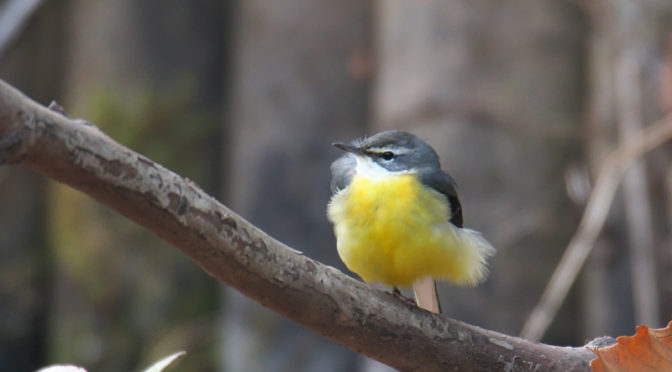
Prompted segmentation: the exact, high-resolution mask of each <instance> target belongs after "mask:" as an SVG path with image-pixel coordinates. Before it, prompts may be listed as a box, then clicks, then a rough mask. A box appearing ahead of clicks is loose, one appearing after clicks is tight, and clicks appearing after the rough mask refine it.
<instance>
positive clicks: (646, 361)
mask: <svg viewBox="0 0 672 372" xmlns="http://www.w3.org/2000/svg"><path fill="white" fill-rule="evenodd" d="M591 350H592V351H593V352H594V353H595V354H596V355H597V358H595V359H593V360H591V361H590V368H591V369H592V370H593V372H644V371H647V372H648V371H650V372H657V371H672V322H670V323H668V324H667V327H666V328H661V329H649V327H646V326H638V327H637V333H635V335H634V336H620V337H618V338H617V339H616V343H615V344H613V345H610V346H605V347H600V348H595V349H591Z"/></svg>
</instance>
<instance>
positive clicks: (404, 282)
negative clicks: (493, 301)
mask: <svg viewBox="0 0 672 372" xmlns="http://www.w3.org/2000/svg"><path fill="white" fill-rule="evenodd" d="M334 146H336V147H338V148H339V149H341V150H343V151H346V154H345V155H343V156H341V157H340V158H338V159H337V160H336V161H334V163H333V164H332V165H331V173H332V181H331V189H332V192H333V193H334V194H333V196H332V198H331V201H330V202H329V206H328V208H327V212H328V213H327V214H328V217H329V220H330V221H331V222H332V223H333V224H334V233H335V234H336V239H337V249H338V254H339V256H340V257H341V259H342V260H343V262H344V263H345V265H346V266H347V267H348V268H349V269H350V270H352V271H353V272H354V273H356V274H357V275H359V276H360V277H361V278H362V279H364V281H366V282H377V283H381V284H384V285H388V286H393V287H394V288H395V289H396V288H397V287H398V286H401V287H409V286H410V285H413V290H414V292H415V300H416V303H417V304H418V306H419V307H421V308H424V309H426V310H429V311H432V312H435V313H439V312H440V305H439V301H438V297H437V296H436V286H435V282H434V280H449V281H452V282H454V283H456V284H461V285H476V284H478V283H479V282H481V281H482V280H483V279H485V277H486V275H487V266H486V260H487V258H488V257H490V256H492V255H493V254H494V253H495V249H494V248H493V247H492V245H490V243H488V241H487V240H485V239H484V238H483V237H482V236H481V234H480V233H479V232H477V231H474V230H471V229H467V228H464V227H463V226H462V207H461V205H460V200H459V199H458V197H457V192H456V191H455V181H453V179H452V177H450V176H449V175H448V174H447V173H445V172H444V171H443V170H441V164H440V163H439V156H438V155H437V154H436V151H434V149H433V148H432V147H431V146H429V145H428V144H427V143H425V142H424V141H422V140H421V139H420V138H418V137H416V136H415V135H413V134H410V133H406V132H402V131H396V130H392V131H385V132H381V133H378V134H376V135H373V136H371V137H366V138H363V139H361V140H355V141H352V142H351V143H334Z"/></svg>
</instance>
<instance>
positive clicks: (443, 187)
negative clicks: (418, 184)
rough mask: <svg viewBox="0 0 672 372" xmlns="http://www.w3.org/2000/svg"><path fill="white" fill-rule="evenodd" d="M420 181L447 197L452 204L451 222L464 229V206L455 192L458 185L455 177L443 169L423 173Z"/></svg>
mask: <svg viewBox="0 0 672 372" xmlns="http://www.w3.org/2000/svg"><path fill="white" fill-rule="evenodd" d="M420 180H421V181H422V183H423V184H424V185H425V186H428V187H431V188H432V189H434V190H436V191H438V192H440V193H441V194H443V195H445V196H446V198H447V199H448V203H450V222H451V223H452V224H453V225H455V226H457V227H463V220H462V205H461V204H460V199H459V198H458V197H457V191H456V190H455V188H456V186H457V184H456V183H455V180H453V177H451V176H450V175H448V173H446V172H444V171H442V170H441V169H433V170H429V171H426V172H422V173H421V174H420Z"/></svg>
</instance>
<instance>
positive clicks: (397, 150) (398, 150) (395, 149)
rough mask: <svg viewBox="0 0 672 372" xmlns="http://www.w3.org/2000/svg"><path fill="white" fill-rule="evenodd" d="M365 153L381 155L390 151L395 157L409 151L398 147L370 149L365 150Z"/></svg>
mask: <svg viewBox="0 0 672 372" xmlns="http://www.w3.org/2000/svg"><path fill="white" fill-rule="evenodd" d="M367 151H369V152H373V153H375V154H382V153H384V152H386V151H391V152H393V153H395V154H397V155H403V154H407V153H408V152H409V151H410V150H409V149H407V148H405V147H399V146H384V147H370V148H368V149H367Z"/></svg>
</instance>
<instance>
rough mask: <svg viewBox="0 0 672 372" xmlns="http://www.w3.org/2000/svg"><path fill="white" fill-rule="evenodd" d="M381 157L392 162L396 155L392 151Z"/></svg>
mask: <svg viewBox="0 0 672 372" xmlns="http://www.w3.org/2000/svg"><path fill="white" fill-rule="evenodd" d="M381 157H382V158H383V159H384V160H392V159H393V158H394V153H393V152H392V151H385V152H384V153H383V154H382V155H381Z"/></svg>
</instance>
